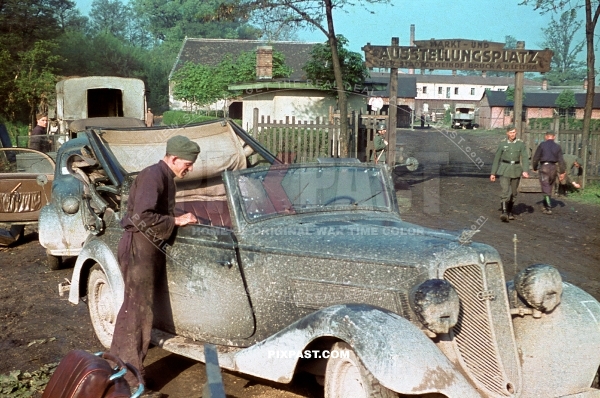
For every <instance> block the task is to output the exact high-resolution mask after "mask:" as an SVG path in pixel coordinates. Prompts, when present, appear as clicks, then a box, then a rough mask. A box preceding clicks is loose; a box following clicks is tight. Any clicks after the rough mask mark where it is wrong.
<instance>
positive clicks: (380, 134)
mask: <svg viewBox="0 0 600 398" xmlns="http://www.w3.org/2000/svg"><path fill="white" fill-rule="evenodd" d="M386 133H387V129H386V127H385V124H379V125H378V126H377V129H376V133H375V138H374V139H373V146H374V147H375V150H374V151H373V154H372V155H371V161H372V162H375V163H383V164H385V150H386V148H387V145H388V142H387V141H386V139H385V134H386Z"/></svg>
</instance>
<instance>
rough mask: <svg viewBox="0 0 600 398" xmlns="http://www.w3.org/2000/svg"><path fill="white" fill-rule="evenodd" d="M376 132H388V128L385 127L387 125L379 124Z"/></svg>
mask: <svg viewBox="0 0 600 398" xmlns="http://www.w3.org/2000/svg"><path fill="white" fill-rule="evenodd" d="M376 130H377V131H381V130H387V128H386V127H385V123H380V124H378V125H377V128H376Z"/></svg>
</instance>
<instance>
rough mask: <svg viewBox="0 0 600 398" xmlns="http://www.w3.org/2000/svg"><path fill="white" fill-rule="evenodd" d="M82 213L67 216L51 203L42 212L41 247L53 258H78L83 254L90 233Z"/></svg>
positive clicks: (40, 227)
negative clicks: (77, 256)
mask: <svg viewBox="0 0 600 398" xmlns="http://www.w3.org/2000/svg"><path fill="white" fill-rule="evenodd" d="M83 224H84V223H83V219H82V218H81V211H78V212H77V213H75V214H66V213H64V212H63V211H62V210H59V209H57V207H56V205H55V204H54V203H53V202H51V203H49V204H47V205H46V206H44V207H43V208H42V210H41V211H40V217H39V220H38V231H39V241H40V245H42V247H44V248H45V249H46V252H47V253H48V254H51V255H53V256H76V255H78V254H79V253H80V252H81V248H82V246H83V243H84V242H85V239H86V237H87V236H88V235H89V232H88V231H87V230H86V229H85V227H84V226H83Z"/></svg>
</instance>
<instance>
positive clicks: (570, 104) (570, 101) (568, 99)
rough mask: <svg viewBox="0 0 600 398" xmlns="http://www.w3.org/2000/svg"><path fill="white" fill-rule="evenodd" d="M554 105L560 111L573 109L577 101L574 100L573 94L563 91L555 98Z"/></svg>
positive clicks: (572, 92) (569, 91)
mask: <svg viewBox="0 0 600 398" xmlns="http://www.w3.org/2000/svg"><path fill="white" fill-rule="evenodd" d="M554 103H555V104H556V106H557V107H559V108H560V109H570V108H574V107H575V105H577V101H576V100H575V92H574V91H573V90H569V89H567V90H563V91H562V92H561V93H560V94H559V95H558V97H556V101H555V102H554Z"/></svg>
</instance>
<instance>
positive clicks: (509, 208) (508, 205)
mask: <svg viewBox="0 0 600 398" xmlns="http://www.w3.org/2000/svg"><path fill="white" fill-rule="evenodd" d="M513 204H514V202H513V201H512V200H511V201H510V202H507V203H506V212H507V213H508V219H509V220H514V219H515V216H514V215H513V212H512V209H513Z"/></svg>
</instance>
